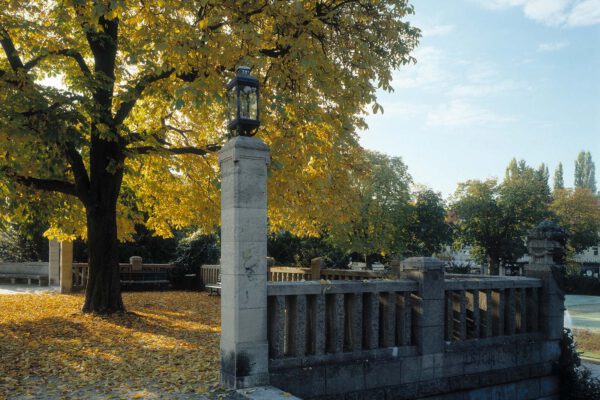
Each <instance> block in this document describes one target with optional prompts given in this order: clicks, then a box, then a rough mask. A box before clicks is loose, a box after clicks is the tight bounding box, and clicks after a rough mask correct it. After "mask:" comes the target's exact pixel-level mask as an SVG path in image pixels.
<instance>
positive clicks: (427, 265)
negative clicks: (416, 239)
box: [401, 257, 446, 354]
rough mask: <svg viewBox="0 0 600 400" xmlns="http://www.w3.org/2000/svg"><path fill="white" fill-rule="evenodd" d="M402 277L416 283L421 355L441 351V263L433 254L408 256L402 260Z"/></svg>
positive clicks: (442, 296)
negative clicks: (417, 283)
mask: <svg viewBox="0 0 600 400" xmlns="http://www.w3.org/2000/svg"><path fill="white" fill-rule="evenodd" d="M401 276H402V277H405V278H408V279H412V280H416V281H417V282H419V293H418V295H419V297H421V300H420V304H419V305H418V307H416V314H417V322H416V331H417V334H416V340H417V346H418V348H419V353H420V354H436V353H443V352H444V350H445V349H444V302H445V297H446V295H445V284H444V263H443V262H442V261H440V260H438V259H437V258H433V257H411V258H407V259H406V260H404V261H403V262H402V266H401Z"/></svg>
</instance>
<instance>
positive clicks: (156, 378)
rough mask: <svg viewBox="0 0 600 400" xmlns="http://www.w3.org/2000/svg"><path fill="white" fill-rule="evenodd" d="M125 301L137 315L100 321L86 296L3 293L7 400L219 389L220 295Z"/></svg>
mask: <svg viewBox="0 0 600 400" xmlns="http://www.w3.org/2000/svg"><path fill="white" fill-rule="evenodd" d="M123 300H124V302H125V305H126V307H127V310H128V311H129V313H127V314H124V315H115V316H111V317H99V316H93V315H84V314H82V313H81V312H80V309H81V307H82V304H83V296H82V295H60V294H41V295H40V294H20V295H3V296H0V354H1V358H2V362H1V363H0V399H2V398H7V397H8V396H9V395H10V396H11V397H12V396H15V395H25V396H27V395H29V396H33V397H37V396H36V394H37V392H36V389H35V388H38V389H37V390H43V392H42V393H44V394H45V395H46V396H48V395H49V396H52V397H54V396H56V397H62V396H68V397H70V398H73V397H78V396H74V395H73V393H77V392H78V390H83V391H87V392H88V393H89V392H90V391H93V392H94V393H97V394H98V395H99V396H100V397H102V398H110V397H111V395H112V394H114V393H115V391H117V393H129V394H131V393H139V392H140V391H142V393H144V394H145V393H161V394H169V393H173V394H175V393H208V392H210V391H213V389H212V388H213V387H214V385H216V383H217V381H218V377H219V376H218V375H219V369H220V366H219V357H220V355H219V339H220V317H219V312H220V307H219V298H218V297H209V296H207V295H206V293H194V292H147V293H144V292H137V293H125V294H124V295H123ZM39 388H41V389H39ZM82 393H83V392H82ZM85 397H86V396H85V394H82V395H81V398H85ZM117 397H122V396H117ZM133 397H135V396H133ZM174 397H176V396H174ZM129 398H131V397H129ZM135 398H138V397H135ZM144 398H146V396H145V395H144Z"/></svg>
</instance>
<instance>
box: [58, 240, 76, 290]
mask: <svg viewBox="0 0 600 400" xmlns="http://www.w3.org/2000/svg"><path fill="white" fill-rule="evenodd" d="M72 290H73V242H60V292H61V293H71V291H72Z"/></svg>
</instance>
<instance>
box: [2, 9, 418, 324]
mask: <svg viewBox="0 0 600 400" xmlns="http://www.w3.org/2000/svg"><path fill="white" fill-rule="evenodd" d="M412 11H413V9H412V6H410V5H409V4H408V1H406V0H386V1H377V2H375V1H371V2H367V1H362V0H329V1H278V2H270V1H265V0H249V1H239V0H177V1H175V0H163V1H156V2H155V1H141V0H54V1H45V0H37V1H35V0H32V1H27V2H23V1H21V0H7V1H4V2H3V6H2V8H1V9H0V44H1V47H2V49H3V57H0V171H1V172H0V181H1V182H2V184H1V185H0V190H1V191H2V197H3V198H4V199H6V201H5V202H4V203H3V206H4V207H5V208H6V209H7V210H10V211H14V210H16V209H22V208H23V207H24V206H23V204H33V203H35V204H39V205H40V207H45V208H46V209H47V210H48V218H49V222H50V223H51V229H50V230H49V231H48V234H49V235H51V236H52V235H53V236H58V237H61V238H72V237H74V236H78V235H79V236H87V243H88V247H89V249H88V253H89V264H90V278H89V282H88V285H87V289H86V299H85V304H84V307H83V310H84V311H90V312H98V313H111V312H115V311H120V310H123V309H124V307H123V302H122V299H121V294H120V286H119V269H118V263H117V254H116V252H117V234H119V235H120V236H126V235H127V233H130V232H131V231H132V229H131V227H132V225H133V224H132V222H145V223H146V224H147V225H148V227H149V228H151V229H153V230H155V231H156V232H157V233H158V234H163V235H168V234H169V232H170V230H171V229H172V228H174V227H175V228H178V227H182V226H186V225H189V224H197V225H199V226H204V227H213V226H215V225H216V224H217V223H218V218H219V217H218V215H219V214H218V204H219V200H218V199H219V191H218V179H217V178H218V168H217V166H216V156H215V152H216V151H217V150H218V149H219V148H220V146H221V144H222V143H223V142H224V140H225V138H224V129H223V128H224V125H223V121H224V114H225V113H224V104H225V102H224V99H223V87H224V84H225V83H226V81H227V80H228V79H230V78H231V77H232V74H233V72H234V70H235V68H236V66H239V65H244V64H246V65H249V66H251V67H253V71H254V74H255V75H257V76H259V77H260V79H261V83H262V88H261V91H262V93H263V97H262V98H263V99H265V101H264V102H263V105H262V107H261V112H262V120H263V128H262V129H261V131H260V135H261V137H262V138H263V139H264V140H265V141H266V142H267V144H269V145H270V146H271V149H272V154H273V163H272V167H271V173H272V175H271V178H270V180H269V181H270V182H269V202H270V209H269V221H270V223H271V226H272V227H273V228H274V229H278V228H281V227H287V228H290V229H292V230H296V231H299V232H308V233H311V232H316V231H317V230H318V229H320V228H321V226H322V222H323V221H335V220H336V219H343V218H344V216H346V215H352V214H353V212H352V211H353V210H352V208H351V206H352V204H353V203H352V202H351V201H348V202H341V201H340V200H339V197H338V196H336V195H335V194H338V195H339V194H340V192H341V191H342V190H343V188H345V187H348V183H349V179H350V176H351V174H350V173H349V171H350V170H352V166H353V161H354V160H355V159H356V158H357V157H359V156H360V151H359V147H358V145H357V139H356V135H355V132H354V128H355V127H356V126H364V121H363V118H362V115H363V114H362V113H363V112H364V111H366V107H367V106H369V105H372V104H374V108H375V110H377V109H378V108H379V106H378V105H377V103H376V102H375V101H376V98H375V91H376V89H377V88H378V87H381V88H383V89H386V90H391V86H390V81H391V75H392V70H393V69H394V68H397V67H399V66H400V65H403V64H406V63H409V62H413V61H414V59H413V58H412V57H411V56H410V52H411V50H412V49H413V48H414V47H415V46H416V44H417V40H418V37H419V31H418V29H416V28H414V27H412V26H411V25H410V24H409V23H408V22H406V21H404V18H405V17H406V15H407V14H410V13H412ZM38 191H43V192H46V193H47V194H46V195H41V194H40V192H38ZM347 195H348V197H352V193H348V194H347ZM18 215H19V213H15V215H14V216H15V218H16V217H18Z"/></svg>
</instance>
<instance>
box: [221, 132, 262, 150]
mask: <svg viewBox="0 0 600 400" xmlns="http://www.w3.org/2000/svg"><path fill="white" fill-rule="evenodd" d="M232 147H235V148H236V149H249V150H263V151H268V150H269V146H267V145H266V144H265V143H264V142H263V141H262V140H260V139H258V138H253V137H248V136H236V137H234V138H232V139H231V140H229V141H228V142H227V143H225V145H224V146H223V148H222V149H221V150H220V153H223V152H225V151H227V150H229V149H230V148H232Z"/></svg>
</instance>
